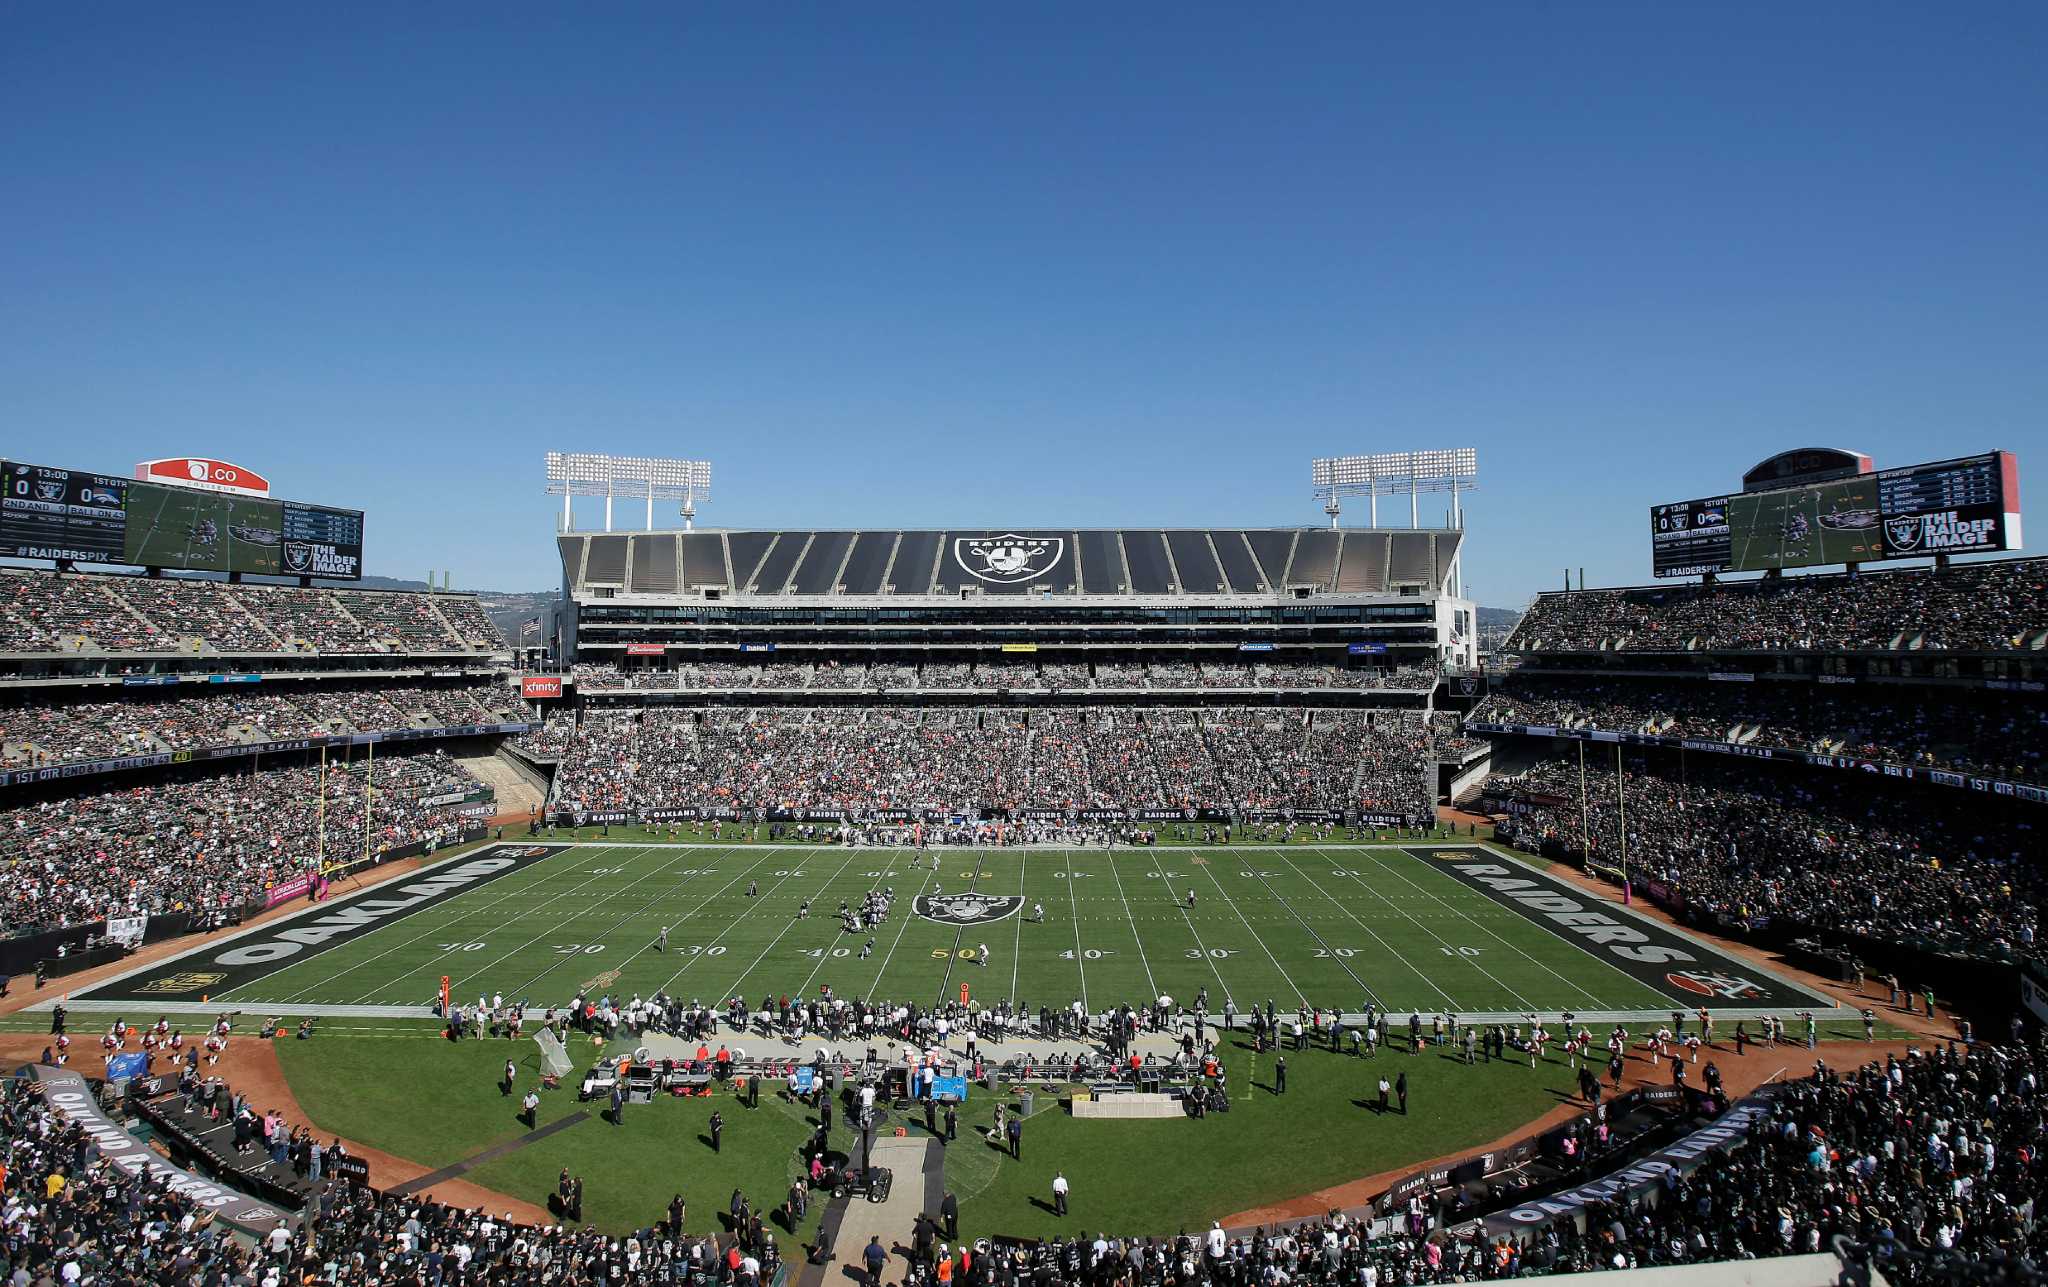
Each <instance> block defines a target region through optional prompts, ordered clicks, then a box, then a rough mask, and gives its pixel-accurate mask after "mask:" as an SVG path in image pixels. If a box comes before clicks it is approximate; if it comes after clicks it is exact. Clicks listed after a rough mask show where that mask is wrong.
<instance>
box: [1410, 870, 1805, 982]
mask: <svg viewBox="0 0 2048 1287" xmlns="http://www.w3.org/2000/svg"><path fill="white" fill-rule="evenodd" d="M1404 852H1406V853H1407V854H1408V855H1409V856H1410V857H1413V858H1419V859H1421V860H1422V861H1424V862H1426V863H1428V864H1429V865H1430V866H1432V867H1434V868H1436V869H1437V870H1438V871H1441V872H1444V873H1445V874H1447V875H1449V876H1451V877H1452V878H1453V879H1455V880H1457V881H1458V882H1459V883H1460V884H1462V885H1464V886H1465V887H1466V888H1468V889H1471V890H1472V891H1473V892H1475V893H1478V894H1480V895H1482V896H1484V897H1486V898H1488V899H1491V900H1492V901H1493V902H1495V903H1498V904H1500V905H1501V906H1502V907H1506V908H1508V909H1510V910H1512V911H1515V912H1519V913H1520V914H1521V915H1522V917H1523V918H1524V919H1526V920H1527V921H1528V922H1529V923H1530V924H1532V925H1536V926H1538V927H1540V928H1542V929H1544V930H1546V931H1548V932H1549V933H1551V934H1554V935H1556V936H1557V937H1558V938H1561V939H1564V940H1565V941H1566V942H1568V943H1572V944H1574V945H1576V946H1577V947H1579V948H1580V949H1581V950H1583V951H1584V952H1585V953H1586V954H1587V955H1588V956H1591V957H1593V958H1595V959H1596V960H1599V961H1602V962H1604V963H1606V964H1607V965H1610V966H1613V967H1614V968H1615V969H1617V970H1619V971H1621V972H1622V973H1623V974H1626V975H1627V976H1629V977H1630V978H1632V979H1634V980H1635V981H1636V982H1638V983H1640V984H1642V985H1643V986H1644V987H1647V988H1649V989H1650V990H1651V991H1653V992H1657V993H1659V994H1661V995H1663V996H1666V997H1669V998H1670V999H1671V1001H1672V1002H1673V1004H1674V1006H1676V1007H1677V1008H1680V1009H1685V1010H1697V1009H1702V1008H1704V1009H1708V1010H1735V1009H1740V1010H1744V1011H1750V1010H1758V1009H1766V1010H1768V1009H1813V1008H1819V1009H1825V1010H1835V1009H1837V1008H1839V1007H1838V1004H1837V1003H1836V1002H1835V1000H1834V999H1833V998H1831V997H1826V996H1823V995H1821V994H1820V993H1817V992H1813V991H1810V990H1809V989H1807V988H1804V987H1802V986H1800V985H1799V984H1797V983H1794V982H1792V981H1791V980H1789V979H1785V978H1781V977H1779V976H1778V975H1776V974H1773V973H1771V972H1770V971H1768V970H1765V969H1763V968H1762V967H1760V966H1757V965H1755V964H1753V963H1751V962H1748V961H1742V960H1738V959H1737V958H1735V957H1733V956H1731V955H1729V954H1728V953H1727V952H1724V951H1722V950H1721V949H1720V948H1717V947H1715V946H1713V945H1712V944H1710V943H1708V942H1706V941H1704V940H1702V939H1699V938H1696V937H1694V936H1693V935H1691V934H1687V933H1685V932H1683V931H1681V930H1678V929H1675V928H1673V927H1672V926H1669V925H1666V924H1664V923H1663V922H1662V921H1657V920H1652V919H1650V918H1649V917H1647V916H1643V915H1641V914H1640V913H1637V912H1634V911H1632V910H1630V909H1628V908H1625V907H1619V906H1616V905H1615V904H1613V903H1610V902H1607V901H1605V900H1603V899H1598V898H1592V897H1589V896H1588V895H1587V894H1585V893H1584V892H1583V891H1581V890H1578V889H1575V888H1573V887H1572V886H1571V885H1568V884H1566V883H1565V882H1564V881H1561V880H1558V879H1557V878H1556V877H1554V876H1551V875H1548V874H1547V873H1544V872H1541V871H1538V870H1537V869H1536V868H1534V867H1531V866H1529V865H1528V864H1526V863H1523V862H1519V861H1516V860H1513V859H1510V858H1508V857H1506V856H1504V855H1502V854H1500V853H1497V852H1495V851H1494V850H1491V849H1484V848H1477V847H1472V846H1451V845H1431V846H1428V847H1415V846H1409V847H1406V848H1405V849H1404Z"/></svg>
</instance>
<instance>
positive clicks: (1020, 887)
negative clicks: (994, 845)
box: [1010, 849, 1073, 1006]
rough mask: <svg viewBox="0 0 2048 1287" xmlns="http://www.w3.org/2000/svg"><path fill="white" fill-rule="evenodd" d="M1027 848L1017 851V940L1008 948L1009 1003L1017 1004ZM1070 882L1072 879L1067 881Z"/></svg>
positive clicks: (1029, 853) (1021, 954) (1021, 962)
mask: <svg viewBox="0 0 2048 1287" xmlns="http://www.w3.org/2000/svg"><path fill="white" fill-rule="evenodd" d="M1030 857H1031V851H1030V850H1029V849H1020V850H1018V851H1017V941H1016V943H1015V944H1014V945H1013V946H1012V947H1011V948H1010V1004H1011V1005H1012V1006H1015V1005H1016V1004H1017V967H1018V966H1020V965H1022V964H1023V963H1024V863H1025V861H1026V860H1027V859H1029V858H1030ZM1067 883H1068V884H1070V885H1071V884H1072V883H1073V882H1072V881H1069V882H1067Z"/></svg>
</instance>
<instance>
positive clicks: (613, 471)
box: [548, 451, 711, 532]
mask: <svg viewBox="0 0 2048 1287" xmlns="http://www.w3.org/2000/svg"><path fill="white" fill-rule="evenodd" d="M710 490H711V462H710V461H708V460H670V459H667V458H666V457H657V456H607V455H601V454H598V453H595V452H585V451H551V452H549V453H548V495H550V496H560V497H561V498H562V530H563V531H565V532H570V531H574V530H575V520H574V518H573V517H572V516H571V514H570V511H569V498H570V497H572V496H602V497H604V530H605V531H607V532H609V531H611V530H612V500H613V498H614V497H618V496H625V497H635V496H644V497H645V498H646V500H647V530H648V531H650V532H651V531H653V530H654V502H655V501H657V500H679V501H681V502H682V503H683V510H682V513H683V530H685V531H689V530H692V529H693V528H695V527H696V525H697V498H698V497H699V496H703V495H705V494H707V493H708V492H710Z"/></svg>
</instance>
